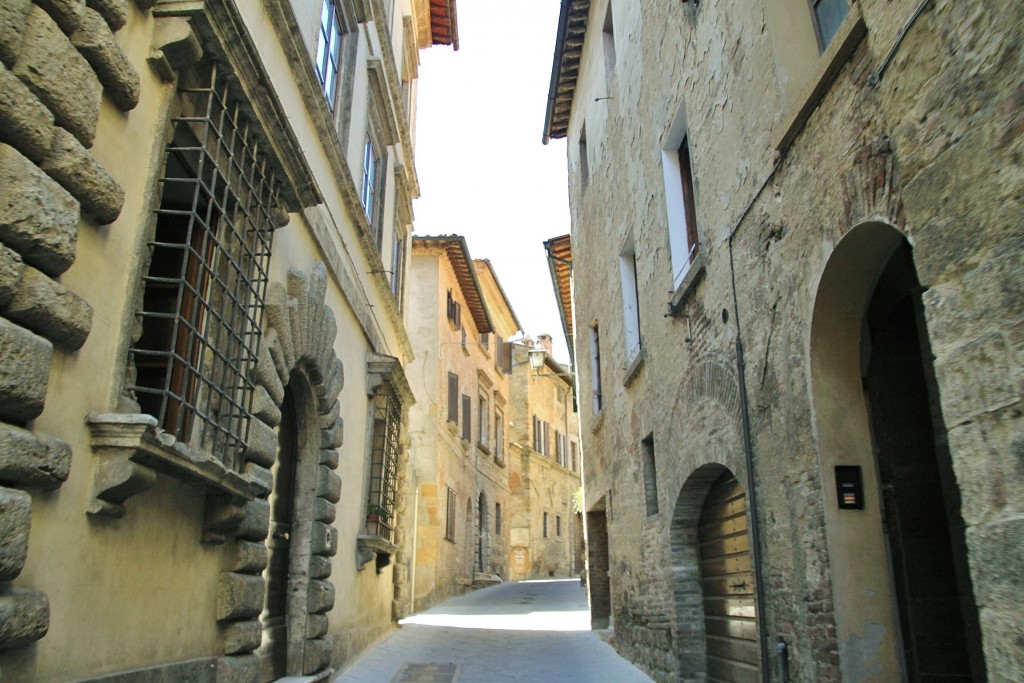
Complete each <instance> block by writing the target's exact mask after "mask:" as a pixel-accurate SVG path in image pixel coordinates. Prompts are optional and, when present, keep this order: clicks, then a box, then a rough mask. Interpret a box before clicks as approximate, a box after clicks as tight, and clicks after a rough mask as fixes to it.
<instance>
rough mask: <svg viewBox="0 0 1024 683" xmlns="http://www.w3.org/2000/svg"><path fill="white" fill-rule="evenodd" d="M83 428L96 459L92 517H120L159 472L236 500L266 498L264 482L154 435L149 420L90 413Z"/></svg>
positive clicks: (154, 428)
mask: <svg viewBox="0 0 1024 683" xmlns="http://www.w3.org/2000/svg"><path fill="white" fill-rule="evenodd" d="M86 422H87V423H88V425H89V430H90V432H91V433H92V447H93V451H94V452H95V453H96V455H97V457H98V458H99V462H98V463H97V464H96V473H95V475H94V477H93V499H92V502H91V503H90V505H89V510H88V512H89V514H91V515H98V516H103V517H123V516H124V514H125V509H124V502H125V501H126V500H128V499H129V498H131V497H132V496H135V495H138V494H140V493H142V492H143V491H146V490H148V489H150V488H151V487H152V486H153V484H154V483H155V482H156V474H157V472H161V473H163V474H167V475H169V476H172V477H174V478H175V479H178V480H181V481H185V482H188V483H190V484H194V485H197V486H199V487H200V488H205V489H207V490H209V491H213V492H216V493H218V494H226V495H227V496H229V497H230V498H233V499H236V500H253V499H255V498H257V497H260V496H266V495H267V493H269V490H268V487H267V485H266V482H264V481H262V480H260V479H259V478H257V477H253V476H250V475H245V474H239V473H238V472H235V471H234V470H231V469H228V468H227V467H225V466H224V464H223V463H222V462H221V461H220V460H218V459H217V458H215V457H214V456H213V455H211V454H209V453H203V452H198V451H194V450H192V449H190V448H188V447H187V446H185V444H183V443H180V442H178V441H177V440H175V439H174V437H172V436H171V435H170V434H167V433H166V432H164V431H162V430H160V429H158V427H157V421H156V418H154V417H152V416H150V415H143V414H124V413H90V414H89V416H88V418H87V419H86Z"/></svg>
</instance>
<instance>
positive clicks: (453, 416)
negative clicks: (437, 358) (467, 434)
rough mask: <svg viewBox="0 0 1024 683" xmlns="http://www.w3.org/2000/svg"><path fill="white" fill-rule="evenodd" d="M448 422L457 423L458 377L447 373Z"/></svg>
mask: <svg viewBox="0 0 1024 683" xmlns="http://www.w3.org/2000/svg"><path fill="white" fill-rule="evenodd" d="M448 421H449V422H454V423H456V424H458V422H459V376H458V375H456V374H455V373H454V372H449V373H448Z"/></svg>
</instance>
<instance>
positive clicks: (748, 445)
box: [729, 237, 770, 683]
mask: <svg viewBox="0 0 1024 683" xmlns="http://www.w3.org/2000/svg"><path fill="white" fill-rule="evenodd" d="M729 270H730V272H731V275H732V309H733V317H734V318H735V321H736V374H737V375H738V377H739V390H740V391H739V394H740V419H741V423H742V428H743V456H744V461H745V463H746V467H747V484H748V485H747V501H748V502H749V505H748V510H749V513H750V514H749V519H750V545H751V546H752V547H751V550H752V554H753V559H754V584H755V588H756V590H755V591H754V600H755V602H756V604H757V632H758V633H757V636H758V645H759V648H760V651H761V667H760V668H761V680H762V681H763V682H764V683H769V679H770V677H769V675H768V662H769V659H768V638H767V634H766V633H765V629H764V620H765V606H764V588H765V586H764V580H763V577H764V572H763V567H762V559H761V523H760V522H759V521H758V515H757V487H756V486H754V447H753V441H752V440H751V438H750V408H749V405H748V403H747V380H746V365H745V363H744V361H743V334H742V329H741V327H740V310H739V298H738V296H737V294H736V265H735V263H734V262H733V253H732V237H730V238H729Z"/></svg>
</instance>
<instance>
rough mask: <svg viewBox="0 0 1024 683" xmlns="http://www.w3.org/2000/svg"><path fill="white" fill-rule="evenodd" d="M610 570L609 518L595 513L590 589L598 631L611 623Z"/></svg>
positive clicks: (590, 523) (591, 516)
mask: <svg viewBox="0 0 1024 683" xmlns="http://www.w3.org/2000/svg"><path fill="white" fill-rule="evenodd" d="M602 504H603V501H602ZM608 568H609V563H608V516H607V514H606V513H605V511H604V510H603V509H602V510H592V511H590V512H588V513H587V586H588V590H589V592H590V625H591V627H592V628H595V629H604V628H608V626H609V625H610V623H611V616H612V590H611V579H610V578H609V576H608Z"/></svg>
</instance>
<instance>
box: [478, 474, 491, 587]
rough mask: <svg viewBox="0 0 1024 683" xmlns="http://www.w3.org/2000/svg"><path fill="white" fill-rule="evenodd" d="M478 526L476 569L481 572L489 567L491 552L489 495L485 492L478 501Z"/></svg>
mask: <svg viewBox="0 0 1024 683" xmlns="http://www.w3.org/2000/svg"><path fill="white" fill-rule="evenodd" d="M477 509H478V513H477V527H476V570H477V571H478V572H480V573H481V574H483V573H485V572H486V571H487V569H488V564H489V563H488V562H487V556H488V554H489V550H488V547H487V546H488V543H487V497H486V496H484V494H483V493H481V494H480V498H479V499H478V501H477Z"/></svg>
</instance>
